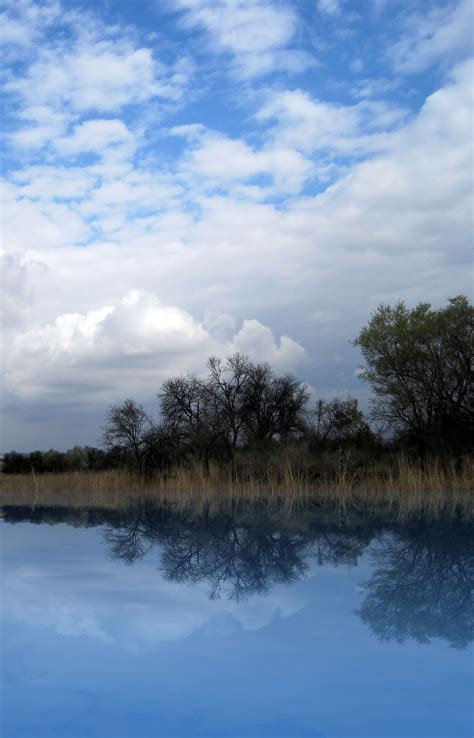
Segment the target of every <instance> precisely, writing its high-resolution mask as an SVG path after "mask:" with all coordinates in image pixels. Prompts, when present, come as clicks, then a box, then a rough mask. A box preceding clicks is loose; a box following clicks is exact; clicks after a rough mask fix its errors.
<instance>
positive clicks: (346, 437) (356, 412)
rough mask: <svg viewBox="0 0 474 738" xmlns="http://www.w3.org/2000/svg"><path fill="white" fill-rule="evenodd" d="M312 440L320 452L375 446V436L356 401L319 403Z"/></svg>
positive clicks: (335, 400)
mask: <svg viewBox="0 0 474 738" xmlns="http://www.w3.org/2000/svg"><path fill="white" fill-rule="evenodd" d="M311 440H312V442H313V445H314V446H315V447H316V448H317V449H318V450H321V449H324V448H332V447H341V446H347V445H349V444H350V445H355V446H361V445H363V444H367V443H373V442H374V440H375V436H374V434H373V433H372V431H371V429H370V427H369V424H368V423H367V421H366V419H365V417H364V413H363V412H362V410H360V409H359V405H358V402H357V400H356V399H354V398H352V397H348V398H347V400H339V399H337V398H335V399H334V400H318V401H317V403H316V407H315V410H314V413H313V414H312V418H311Z"/></svg>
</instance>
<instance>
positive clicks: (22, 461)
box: [2, 451, 31, 474]
mask: <svg viewBox="0 0 474 738" xmlns="http://www.w3.org/2000/svg"><path fill="white" fill-rule="evenodd" d="M2 472H3V474H31V464H30V462H29V454H20V453H18V452H17V451H9V452H8V453H6V454H5V456H4V457H3V464H2Z"/></svg>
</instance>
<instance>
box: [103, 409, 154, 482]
mask: <svg viewBox="0 0 474 738" xmlns="http://www.w3.org/2000/svg"><path fill="white" fill-rule="evenodd" d="M101 430H102V443H103V444H104V446H106V447H107V448H109V449H111V448H121V449H123V450H124V451H125V452H126V455H127V458H128V460H129V466H130V468H131V469H133V470H136V471H141V470H142V469H143V459H144V456H145V452H146V450H147V446H148V442H149V433H150V431H151V430H152V424H151V422H150V419H149V418H148V416H147V414H146V413H145V411H144V410H143V408H142V406H141V405H139V404H138V403H136V402H135V400H132V399H127V400H124V402H123V403H122V404H121V405H112V406H111V407H110V408H109V409H108V411H107V414H106V416H105V423H104V425H103V426H102V429H101Z"/></svg>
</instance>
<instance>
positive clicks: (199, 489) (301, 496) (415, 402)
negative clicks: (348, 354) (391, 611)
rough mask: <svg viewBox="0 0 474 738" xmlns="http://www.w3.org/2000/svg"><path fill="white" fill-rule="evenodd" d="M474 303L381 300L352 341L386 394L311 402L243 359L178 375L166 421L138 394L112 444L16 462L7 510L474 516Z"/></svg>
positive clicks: (9, 458) (5, 480)
mask: <svg viewBox="0 0 474 738" xmlns="http://www.w3.org/2000/svg"><path fill="white" fill-rule="evenodd" d="M473 328H474V308H473V307H472V305H471V304H470V303H469V301H468V300H467V298H465V297H462V296H460V297H456V298H453V299H451V300H449V302H448V304H447V306H446V307H444V308H440V309H438V310H433V309H432V308H431V307H430V305H428V304H420V305H418V306H417V307H415V308H414V309H411V310H410V309H408V308H407V307H406V306H405V305H404V304H403V303H399V304H397V305H395V306H388V305H381V306H380V307H379V308H378V310H377V311H376V312H375V313H374V314H373V315H372V316H371V318H370V320H369V322H368V324H367V325H366V326H365V327H364V328H363V329H362V330H361V332H360V334H359V336H358V337H357V338H356V339H355V341H354V342H353V343H354V345H355V346H358V347H359V348H360V350H361V352H362V355H363V358H364V360H365V367H363V368H362V369H361V372H360V374H361V379H362V380H364V381H366V382H368V383H369V384H370V386H371V388H372V391H373V400H372V407H371V412H370V414H369V415H368V416H365V415H364V413H363V412H362V411H361V409H360V408H359V405H358V402H357V400H356V399H354V398H351V397H347V398H344V399H339V398H335V399H319V400H314V399H312V398H311V393H310V390H309V388H308V387H307V386H306V385H305V384H303V383H301V382H300V381H299V380H298V379H296V378H295V377H294V376H292V375H288V374H285V375H282V376H280V375H278V374H276V373H275V372H274V371H273V369H272V368H271V367H270V366H269V365H268V364H266V363H265V364H264V363H255V362H252V361H250V360H249V358H248V357H246V356H242V355H240V354H235V355H233V356H231V357H230V358H228V359H227V361H225V362H223V361H221V360H220V359H217V358H211V359H209V361H208V363H207V370H206V372H203V374H201V375H187V376H181V377H174V378H170V379H168V380H167V381H165V382H164V384H163V386H162V388H161V391H160V393H159V395H158V398H159V405H160V407H159V409H160V414H159V417H160V420H159V422H158V423H156V422H154V421H153V420H152V419H151V417H150V416H149V414H148V413H147V412H146V411H145V410H144V408H143V407H142V406H141V405H140V404H139V403H137V402H135V401H134V400H133V399H126V400H124V401H123V402H121V403H119V404H116V405H113V406H111V407H110V408H109V410H108V412H107V414H106V417H105V421H104V425H103V428H102V448H99V449H98V448H93V447H75V448H73V449H70V450H69V451H67V452H60V451H54V450H50V451H47V452H41V451H35V452H33V453H31V454H20V453H16V452H14V451H12V452H10V453H7V454H5V456H4V459H3V469H2V471H3V473H2V474H1V478H0V503H1V504H31V505H35V504H42V505H47V504H67V505H72V506H81V505H87V506H90V505H92V506H94V505H97V506H104V505H105V506H112V507H124V506H127V505H129V504H131V503H132V502H135V501H136V500H137V499H140V498H144V497H148V498H149V497H151V498H153V499H155V500H156V501H159V502H162V503H166V504H173V505H175V506H177V507H180V508H186V507H189V506H196V507H198V508H205V507H206V508H208V509H215V508H218V507H222V506H229V505H234V504H257V503H258V504H261V503H264V504H271V505H282V506H286V507H287V508H294V507H307V506H312V505H318V504H325V505H326V504H328V503H330V502H331V501H332V502H333V503H334V504H337V506H339V507H340V508H341V509H342V508H344V506H355V507H357V506H362V507H370V506H371V505H372V506H373V505H379V506H381V507H384V508H387V509H390V510H392V511H394V512H396V513H397V514H400V515H404V514H410V513H418V512H425V513H431V514H433V515H435V514H436V515H437V514H440V513H442V514H446V515H449V516H451V515H458V514H462V515H463V516H467V517H471V516H472V511H473V507H474V502H473V494H472V488H473V479H474V474H473V472H474V461H473V438H474V382H473V376H474V373H473V357H474V351H473V345H474V330H473Z"/></svg>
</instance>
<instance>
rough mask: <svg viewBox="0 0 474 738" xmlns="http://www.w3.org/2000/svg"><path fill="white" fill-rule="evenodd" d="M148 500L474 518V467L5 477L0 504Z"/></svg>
mask: <svg viewBox="0 0 474 738" xmlns="http://www.w3.org/2000/svg"><path fill="white" fill-rule="evenodd" d="M144 500H149V501H153V502H155V503H157V504H161V505H167V506H172V507H174V508H176V509H178V510H186V509H193V510H195V511H197V512H198V511H200V510H205V509H207V510H210V511H218V510H226V509H230V508H233V507H235V506H250V507H251V506H253V505H265V506H268V507H270V508H282V509H285V510H288V511H291V510H294V509H300V510H301V509H303V510H304V509H307V508H308V509H310V508H314V507H317V506H325V507H334V508H338V509H340V510H342V511H344V510H345V509H351V508H352V509H361V510H367V511H371V510H372V511H373V510H376V509H380V510H384V511H387V512H388V513H390V514H392V515H397V516H398V517H410V516H412V515H417V514H423V515H426V516H428V517H440V516H441V517H447V518H451V517H459V516H461V517H463V518H466V519H473V518H474V462H473V460H470V459H469V460H467V461H466V462H465V463H464V465H463V468H462V469H461V470H460V471H456V470H455V469H454V468H452V469H448V470H446V469H443V468H442V467H441V465H438V464H436V463H434V464H433V466H432V467H431V468H429V469H428V470H423V469H422V468H421V467H420V466H418V465H415V464H410V463H409V462H407V461H405V460H402V461H400V460H399V461H398V463H397V465H396V466H395V467H394V468H385V469H383V473H382V469H381V468H377V467H376V466H374V467H373V468H372V469H365V470H358V472H357V473H356V474H351V475H347V474H344V471H343V470H342V472H341V473H340V474H338V475H334V476H332V477H327V478H324V477H322V478H320V479H316V480H314V479H313V480H311V479H309V478H308V477H307V476H305V475H304V474H301V473H300V474H298V473H296V472H295V471H294V470H292V469H291V468H283V469H281V470H280V473H279V474H278V475H275V474H274V475H273V476H271V475H268V476H267V477H266V478H262V477H261V478H250V479H249V478H247V479H239V478H238V477H237V479H235V478H234V479H232V477H231V474H230V472H229V471H227V470H223V469H221V468H218V467H213V466H211V467H210V469H209V472H207V473H205V472H204V470H203V469H202V468H200V467H196V468H194V469H192V470H188V469H183V468H178V469H175V470H174V471H173V472H171V473H169V474H167V475H166V476H164V475H154V476H151V477H140V476H138V475H132V474H130V473H128V472H126V471H124V470H112V471H103V472H86V471H83V472H62V473H56V474H48V473H45V474H36V475H33V474H30V475H27V474H18V475H6V474H2V475H0V506H5V505H27V506H31V507H33V508H34V507H36V506H58V505H60V506H61V505H62V506H67V507H110V508H115V509H123V508H127V507H130V506H131V505H133V504H135V503H137V502H141V501H144Z"/></svg>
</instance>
